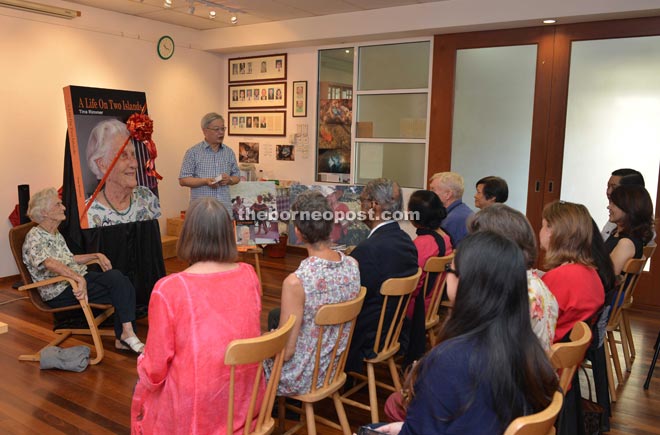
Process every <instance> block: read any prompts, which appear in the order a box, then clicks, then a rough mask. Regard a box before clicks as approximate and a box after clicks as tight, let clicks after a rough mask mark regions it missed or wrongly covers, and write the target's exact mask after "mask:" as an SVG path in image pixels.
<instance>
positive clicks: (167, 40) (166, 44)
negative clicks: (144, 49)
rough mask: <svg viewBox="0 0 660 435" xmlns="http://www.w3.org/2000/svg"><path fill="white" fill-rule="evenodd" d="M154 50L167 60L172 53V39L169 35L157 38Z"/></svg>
mask: <svg viewBox="0 0 660 435" xmlns="http://www.w3.org/2000/svg"><path fill="white" fill-rule="evenodd" d="M156 50H157V51H158V56H159V57H160V58H161V59H163V60H167V59H169V58H170V57H172V55H173V54H174V39H172V37H171V36H167V35H165V36H163V37H161V38H160V39H159V40H158V44H157V45H156Z"/></svg>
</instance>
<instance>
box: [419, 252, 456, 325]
mask: <svg viewBox="0 0 660 435" xmlns="http://www.w3.org/2000/svg"><path fill="white" fill-rule="evenodd" d="M453 259H454V254H453V253H452V254H449V255H445V256H444V257H429V258H428V260H426V263H425V264H424V272H426V276H425V277H424V298H426V297H427V296H428V295H429V294H430V295H431V300H430V302H429V306H428V308H427V310H426V314H425V316H424V320H425V323H426V324H427V325H428V324H430V323H434V322H436V319H437V320H438V321H439V316H438V309H439V308H440V301H441V300H442V295H443V293H444V292H445V286H446V284H447V273H445V267H446V266H447V265H448V264H451V262H452V260H453ZM431 274H437V275H431ZM433 276H435V277H436V278H435V282H434V283H433V287H432V288H431V290H430V292H431V293H429V289H428V287H429V281H430V280H431V278H432V277H433Z"/></svg>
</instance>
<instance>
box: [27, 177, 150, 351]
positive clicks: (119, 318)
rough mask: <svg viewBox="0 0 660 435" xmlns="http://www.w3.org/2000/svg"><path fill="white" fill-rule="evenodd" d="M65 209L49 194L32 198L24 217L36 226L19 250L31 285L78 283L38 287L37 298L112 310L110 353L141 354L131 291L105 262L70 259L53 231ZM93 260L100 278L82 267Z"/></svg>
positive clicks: (128, 283)
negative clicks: (58, 279)
mask: <svg viewBox="0 0 660 435" xmlns="http://www.w3.org/2000/svg"><path fill="white" fill-rule="evenodd" d="M64 210H65V207H64V205H63V204H62V201H61V200H60V198H59V197H58V195H57V191H56V190H55V189H53V188H50V189H45V190H42V191H40V192H38V193H36V194H35V195H34V196H33V197H32V198H31V199H30V203H29V205H28V212H27V213H28V216H29V217H30V219H32V221H34V222H36V223H37V224H38V226H36V227H34V228H32V229H31V230H30V232H29V233H28V234H27V236H26V237H25V243H24V244H23V262H24V263H25V266H26V267H27V269H28V271H29V272H30V275H31V276H32V279H33V280H34V281H35V282H38V281H43V280H45V279H48V278H53V277H55V276H58V275H61V276H64V277H67V278H71V279H72V280H74V281H75V282H76V283H77V290H76V291H75V292H74V290H73V287H72V286H71V285H70V284H68V283H67V282H66V281H62V282H58V283H55V284H50V285H44V286H42V287H39V294H40V295H41V298H42V299H43V301H44V302H45V303H47V304H48V305H50V306H51V307H54V308H57V307H64V306H69V305H73V304H75V303H77V302H78V300H82V299H86V300H87V301H88V302H95V303H100V304H112V305H113V306H114V307H115V337H116V340H115V347H116V348H117V349H124V350H131V351H133V352H135V353H141V352H142V350H143V348H144V345H143V344H142V342H140V339H139V338H138V337H137V336H136V335H135V330H134V328H133V322H134V321H135V288H134V287H133V284H132V283H131V281H130V280H129V279H128V278H127V277H126V276H125V275H124V274H122V273H121V272H120V271H118V270H115V269H112V264H110V260H108V258H107V257H106V256H105V255H103V254H101V253H95V254H83V255H73V253H72V252H71V251H70V250H69V248H68V246H67V245H66V242H65V241H64V237H62V235H61V234H60V232H59V231H58V229H57V228H58V227H59V225H60V223H62V222H63V221H64V219H65V217H64ZM93 260H98V262H99V264H100V266H101V269H102V270H103V271H102V272H93V271H88V270H87V266H86V265H85V263H87V262H89V261H93Z"/></svg>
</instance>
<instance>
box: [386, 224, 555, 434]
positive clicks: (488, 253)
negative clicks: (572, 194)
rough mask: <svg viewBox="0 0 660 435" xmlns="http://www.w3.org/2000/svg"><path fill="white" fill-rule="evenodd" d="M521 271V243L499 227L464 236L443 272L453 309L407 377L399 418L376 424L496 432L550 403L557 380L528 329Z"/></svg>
mask: <svg viewBox="0 0 660 435" xmlns="http://www.w3.org/2000/svg"><path fill="white" fill-rule="evenodd" d="M526 270H527V262H526V260H525V257H524V255H523V253H522V251H521V250H520V248H519V247H518V246H517V245H516V244H515V243H513V242H512V241H511V240H509V239H507V238H505V237H503V236H501V235H499V234H496V233H494V232H491V231H479V232H477V233H474V234H471V235H469V236H468V237H466V238H465V239H463V241H462V242H461V245H460V248H459V249H458V250H457V254H456V257H455V261H454V263H453V264H452V267H451V268H450V270H449V271H448V272H449V276H448V277H447V294H448V296H449V298H450V299H451V300H453V301H454V308H453V312H452V315H451V317H450V318H449V320H448V321H447V322H446V323H445V324H444V325H443V328H442V330H441V333H440V343H439V344H438V345H437V346H436V347H434V348H433V349H431V351H430V352H429V353H428V354H427V355H426V356H424V358H422V359H421V360H420V361H419V362H418V363H417V364H416V365H415V367H414V368H413V370H412V372H411V376H410V377H409V378H408V379H407V382H406V384H407V386H408V387H409V389H408V391H407V394H406V399H407V400H406V403H407V409H406V410H405V412H406V416H405V420H404V421H403V422H397V423H392V424H389V425H386V426H383V427H380V428H378V430H379V431H383V432H385V433H389V434H397V433H400V434H403V435H407V434H413V433H414V434H445V433H456V434H459V433H460V434H495V433H502V432H503V431H504V430H505V429H506V427H507V425H508V424H509V423H510V422H511V421H513V420H514V419H516V418H518V417H520V416H523V415H529V414H534V413H537V412H540V411H542V410H543V409H545V408H546V407H547V406H548V405H549V404H550V403H551V401H552V399H553V396H554V394H555V392H556V391H557V388H558V380H557V376H556V374H555V372H554V370H553V368H552V366H551V365H550V361H549V360H548V357H547V356H546V353H545V352H544V351H543V348H542V347H541V345H540V343H539V340H538V339H537V337H536V335H535V334H534V332H533V331H532V327H531V322H530V319H529V302H528V297H527V276H526ZM504 398H506V399H504Z"/></svg>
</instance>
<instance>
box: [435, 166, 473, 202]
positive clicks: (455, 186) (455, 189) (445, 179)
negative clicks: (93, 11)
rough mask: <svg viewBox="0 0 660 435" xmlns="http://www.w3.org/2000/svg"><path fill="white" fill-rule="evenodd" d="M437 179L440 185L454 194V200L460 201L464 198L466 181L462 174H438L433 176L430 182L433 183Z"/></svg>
mask: <svg viewBox="0 0 660 435" xmlns="http://www.w3.org/2000/svg"><path fill="white" fill-rule="evenodd" d="M437 179H439V180H440V183H441V184H443V185H444V186H445V187H446V188H447V189H449V190H450V191H451V192H452V194H453V195H454V198H456V199H460V198H462V197H463V192H464V191H465V181H464V180H463V177H462V176H461V175H460V174H457V173H456V172H438V173H436V174H433V176H432V177H431V179H430V180H429V181H430V182H432V181H434V180H437Z"/></svg>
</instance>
